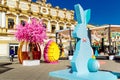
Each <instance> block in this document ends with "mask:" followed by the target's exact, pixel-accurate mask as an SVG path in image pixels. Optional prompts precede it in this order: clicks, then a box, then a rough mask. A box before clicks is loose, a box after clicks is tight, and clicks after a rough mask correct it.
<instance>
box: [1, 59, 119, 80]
mask: <svg viewBox="0 0 120 80" xmlns="http://www.w3.org/2000/svg"><path fill="white" fill-rule="evenodd" d="M99 61H102V62H104V64H101V65H100V70H105V71H112V72H117V74H118V75H120V61H119V60H117V61H115V60H99ZM69 67H70V61H69V60H59V63H57V64H47V63H44V62H43V61H41V63H40V65H38V66H23V65H22V64H19V62H18V60H17V59H15V61H14V62H12V63H11V62H10V61H9V60H1V61H0V80H63V79H60V78H55V77H50V76H49V72H51V71H56V70H63V69H66V68H69ZM118 80H120V79H118Z"/></svg>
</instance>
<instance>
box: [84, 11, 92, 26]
mask: <svg viewBox="0 0 120 80" xmlns="http://www.w3.org/2000/svg"><path fill="white" fill-rule="evenodd" d="M90 14H91V10H90V9H87V10H85V18H86V24H87V23H88V22H89V20H90Z"/></svg>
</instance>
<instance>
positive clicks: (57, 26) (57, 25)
mask: <svg viewBox="0 0 120 80" xmlns="http://www.w3.org/2000/svg"><path fill="white" fill-rule="evenodd" d="M59 29H60V28H59V24H58V22H57V24H56V30H59Z"/></svg>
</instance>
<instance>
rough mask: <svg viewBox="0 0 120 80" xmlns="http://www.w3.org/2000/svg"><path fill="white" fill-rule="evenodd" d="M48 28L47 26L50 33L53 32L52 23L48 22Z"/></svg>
mask: <svg viewBox="0 0 120 80" xmlns="http://www.w3.org/2000/svg"><path fill="white" fill-rule="evenodd" d="M47 25H48V26H47V30H48V32H51V23H50V21H48V24H47Z"/></svg>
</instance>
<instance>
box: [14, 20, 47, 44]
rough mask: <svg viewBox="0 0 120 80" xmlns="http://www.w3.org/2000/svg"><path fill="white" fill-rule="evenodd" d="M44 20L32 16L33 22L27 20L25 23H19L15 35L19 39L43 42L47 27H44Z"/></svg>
mask: <svg viewBox="0 0 120 80" xmlns="http://www.w3.org/2000/svg"><path fill="white" fill-rule="evenodd" d="M43 26H44V25H43V21H42V20H41V21H38V20H37V19H36V18H31V23H28V22H25V25H24V26H23V25H22V24H19V25H17V32H16V33H15V37H16V38H17V39H18V40H19V41H27V42H35V43H36V42H39V43H41V44H42V43H43V42H44V39H46V38H47V36H46V28H45V27H43Z"/></svg>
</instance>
